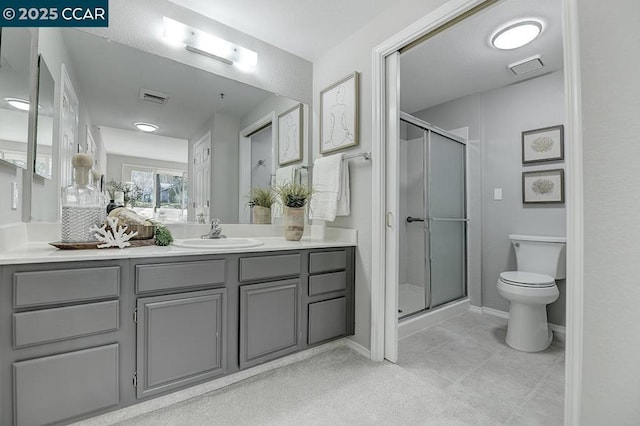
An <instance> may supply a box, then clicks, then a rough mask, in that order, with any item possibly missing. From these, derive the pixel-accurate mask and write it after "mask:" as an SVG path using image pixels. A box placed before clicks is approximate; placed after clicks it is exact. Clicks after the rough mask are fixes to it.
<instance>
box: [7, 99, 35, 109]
mask: <svg viewBox="0 0 640 426" xmlns="http://www.w3.org/2000/svg"><path fill="white" fill-rule="evenodd" d="M4 100H5V101H6V102H7V103H8V104H9V105H11V106H12V107H14V108H15V109H19V110H20V111H29V101H25V100H24V99H18V98H4Z"/></svg>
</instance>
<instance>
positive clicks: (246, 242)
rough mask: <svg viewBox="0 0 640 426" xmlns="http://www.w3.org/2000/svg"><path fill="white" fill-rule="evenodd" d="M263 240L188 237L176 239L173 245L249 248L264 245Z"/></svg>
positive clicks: (206, 247) (201, 247) (213, 248)
mask: <svg viewBox="0 0 640 426" xmlns="http://www.w3.org/2000/svg"><path fill="white" fill-rule="evenodd" d="M263 244H264V243H263V242H262V241H258V240H255V239H253V238H216V239H202V238H187V239H184V240H175V241H174V242H173V245H174V246H176V247H185V248H199V249H212V250H215V249H234V248H249V247H258V246H261V245H263Z"/></svg>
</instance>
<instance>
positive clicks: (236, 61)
mask: <svg viewBox="0 0 640 426" xmlns="http://www.w3.org/2000/svg"><path fill="white" fill-rule="evenodd" d="M163 23H164V32H163V36H164V38H165V40H166V41H167V42H169V43H170V44H172V45H177V46H183V47H184V48H185V49H187V50H188V51H189V52H193V53H198V54H200V55H204V56H207V57H209V58H212V59H216V60H218V61H220V62H224V63H225V64H228V65H232V64H233V65H236V66H238V67H240V68H243V69H251V68H254V67H255V66H256V65H257V64H258V54H257V53H256V52H254V51H253V50H250V49H247V48H245V47H242V46H238V45H237V44H233V43H231V42H229V41H227V40H224V39H221V38H219V37H216V36H214V35H211V34H209V33H206V32H204V31H200V30H197V29H195V28H192V27H190V26H188V25H185V24H183V23H182V22H178V21H176V20H174V19H171V18H167V17H166V16H165V17H163Z"/></svg>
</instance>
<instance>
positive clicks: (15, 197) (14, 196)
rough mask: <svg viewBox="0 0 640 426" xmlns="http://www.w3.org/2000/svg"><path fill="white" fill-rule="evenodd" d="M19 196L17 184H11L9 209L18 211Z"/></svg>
mask: <svg viewBox="0 0 640 426" xmlns="http://www.w3.org/2000/svg"><path fill="white" fill-rule="evenodd" d="M19 200H20V194H19V193H18V182H11V209H12V210H18V201H19Z"/></svg>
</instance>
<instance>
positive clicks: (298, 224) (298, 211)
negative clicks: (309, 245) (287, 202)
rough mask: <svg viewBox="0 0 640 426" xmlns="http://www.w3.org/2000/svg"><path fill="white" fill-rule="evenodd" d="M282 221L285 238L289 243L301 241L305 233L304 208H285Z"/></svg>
mask: <svg viewBox="0 0 640 426" xmlns="http://www.w3.org/2000/svg"><path fill="white" fill-rule="evenodd" d="M282 219H283V223H284V238H285V239H286V240H287V241H300V238H302V233H303V232H304V207H298V208H294V207H285V208H284V215H283V216H282Z"/></svg>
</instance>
